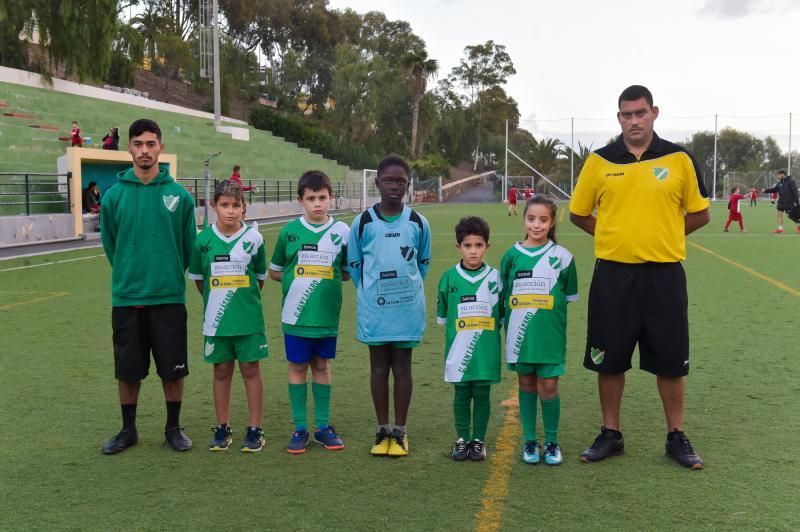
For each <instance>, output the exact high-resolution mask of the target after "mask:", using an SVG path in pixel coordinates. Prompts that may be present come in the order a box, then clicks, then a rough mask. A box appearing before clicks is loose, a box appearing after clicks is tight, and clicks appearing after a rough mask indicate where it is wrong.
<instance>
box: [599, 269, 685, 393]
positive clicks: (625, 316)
mask: <svg viewBox="0 0 800 532" xmlns="http://www.w3.org/2000/svg"><path fill="white" fill-rule="evenodd" d="M687 307H688V296H687V294H686V274H685V273H684V271H683V266H681V264H680V263H679V262H672V263H654V262H650V263H645V264H623V263H620V262H612V261H607V260H600V259H598V260H597V262H596V263H595V267H594V275H593V276H592V286H591V288H590V290H589V319H588V321H589V327H588V329H589V330H588V334H587V338H586V354H585V355H584V359H583V365H584V367H585V368H587V369H590V370H592V371H597V372H599V373H624V372H625V371H628V370H629V369H630V368H631V358H632V356H633V350H634V348H635V347H636V345H637V344H638V345H639V368H640V369H643V370H644V371H647V372H649V373H652V374H654V375H659V376H662V377H682V376H684V375H686V374H688V373H689V319H688V314H687Z"/></svg>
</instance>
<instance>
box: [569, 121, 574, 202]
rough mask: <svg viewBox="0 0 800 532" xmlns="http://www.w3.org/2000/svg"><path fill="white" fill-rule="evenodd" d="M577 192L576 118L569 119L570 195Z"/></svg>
mask: <svg viewBox="0 0 800 532" xmlns="http://www.w3.org/2000/svg"><path fill="white" fill-rule="evenodd" d="M574 191H575V118H574V117H573V118H570V119H569V193H570V195H572V193H573V192H574Z"/></svg>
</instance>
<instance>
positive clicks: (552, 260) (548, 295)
mask: <svg viewBox="0 0 800 532" xmlns="http://www.w3.org/2000/svg"><path fill="white" fill-rule="evenodd" d="M500 276H501V277H502V279H503V286H504V287H505V290H504V292H503V294H504V298H503V301H504V307H505V326H506V362H508V363H509V364H516V363H525V364H563V363H564V362H565V361H566V355H567V303H569V302H572V301H577V300H578V276H577V273H576V270H575V261H574V260H573V258H572V253H570V252H569V251H567V250H566V249H564V248H563V247H561V246H559V245H558V244H556V243H555V242H553V241H550V240H548V241H547V244H545V245H543V246H540V247H538V248H525V247H522V245H521V244H520V243H519V242H518V243H516V244H515V245H514V246H512V248H511V249H509V250H508V251H507V252H506V254H505V255H503V259H502V261H501V262H500Z"/></svg>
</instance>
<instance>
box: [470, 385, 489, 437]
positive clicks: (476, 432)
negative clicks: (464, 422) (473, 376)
mask: <svg viewBox="0 0 800 532" xmlns="http://www.w3.org/2000/svg"><path fill="white" fill-rule="evenodd" d="M491 391H492V387H491V385H489V384H482V385H478V386H473V387H472V401H473V407H472V437H473V438H474V439H476V440H480V441H485V440H486V427H488V426H489V415H490V414H491V412H492V402H491V399H490V395H491Z"/></svg>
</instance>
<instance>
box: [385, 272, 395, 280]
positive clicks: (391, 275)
mask: <svg viewBox="0 0 800 532" xmlns="http://www.w3.org/2000/svg"><path fill="white" fill-rule="evenodd" d="M381 279H397V272H396V271H391V272H381Z"/></svg>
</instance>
